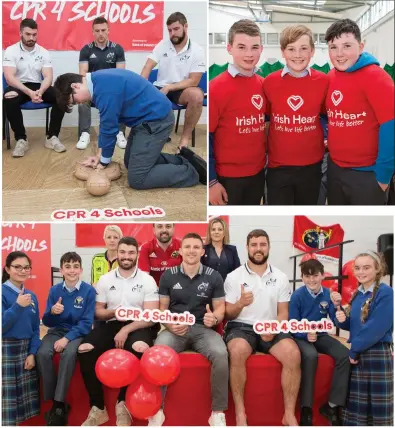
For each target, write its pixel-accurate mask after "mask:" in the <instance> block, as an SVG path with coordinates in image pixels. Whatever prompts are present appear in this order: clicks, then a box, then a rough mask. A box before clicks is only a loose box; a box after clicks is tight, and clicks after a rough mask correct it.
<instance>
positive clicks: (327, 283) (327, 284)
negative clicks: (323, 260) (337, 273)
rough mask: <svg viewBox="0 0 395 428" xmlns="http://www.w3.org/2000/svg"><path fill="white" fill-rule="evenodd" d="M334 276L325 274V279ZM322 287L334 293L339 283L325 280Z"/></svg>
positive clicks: (333, 280)
mask: <svg viewBox="0 0 395 428" xmlns="http://www.w3.org/2000/svg"><path fill="white" fill-rule="evenodd" d="M328 276H333V275H332V274H331V273H329V272H324V277H325V278H326V277H328ZM322 285H323V286H324V287H326V288H329V289H330V290H331V291H334V288H335V286H337V282H336V280H335V279H323V280H322Z"/></svg>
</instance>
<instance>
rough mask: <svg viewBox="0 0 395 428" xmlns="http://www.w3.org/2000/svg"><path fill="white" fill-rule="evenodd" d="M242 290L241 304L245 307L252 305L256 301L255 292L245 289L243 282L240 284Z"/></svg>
mask: <svg viewBox="0 0 395 428" xmlns="http://www.w3.org/2000/svg"><path fill="white" fill-rule="evenodd" d="M240 290H241V294H240V299H239V301H238V303H239V305H240V306H242V307H243V308H244V307H245V306H249V305H251V303H252V302H253V301H254V294H253V293H252V291H245V288H244V285H243V284H241V285H240Z"/></svg>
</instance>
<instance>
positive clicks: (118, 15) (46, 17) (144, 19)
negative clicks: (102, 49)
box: [2, 1, 164, 51]
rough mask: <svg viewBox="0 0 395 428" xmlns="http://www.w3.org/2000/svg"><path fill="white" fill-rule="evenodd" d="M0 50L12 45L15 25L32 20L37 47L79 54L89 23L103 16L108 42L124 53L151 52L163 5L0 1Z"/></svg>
mask: <svg viewBox="0 0 395 428" xmlns="http://www.w3.org/2000/svg"><path fill="white" fill-rule="evenodd" d="M2 3H3V5H2V7H3V49H5V48H6V47H8V46H10V45H12V44H14V43H16V42H17V41H18V40H19V39H20V37H19V24H20V22H21V20H22V19H24V18H33V19H34V20H35V21H36V22H37V24H38V44H40V45H42V46H43V47H44V48H46V49H49V50H59V51H70V50H71V51H79V50H81V48H82V46H84V45H85V44H86V43H90V42H91V41H92V39H93V36H92V21H93V20H94V19H95V18H96V17H97V16H104V17H105V18H106V19H107V20H108V22H109V25H110V36H109V37H110V40H112V41H114V42H116V43H119V44H120V45H121V46H122V47H123V48H124V49H125V51H152V49H153V47H154V46H155V45H157V44H158V43H159V42H160V41H161V40H162V38H163V7H164V3H163V2H156V1H155V2H143V1H137V2H111V1H95V2H89V1H84V2H82V1H80V2H69V1H67V2H66V1H56V2H55V1H49V2H48V1H47V2H31V1H23V2H22V1H18V2H2Z"/></svg>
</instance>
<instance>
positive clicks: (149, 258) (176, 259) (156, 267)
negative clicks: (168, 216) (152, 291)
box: [139, 223, 182, 287]
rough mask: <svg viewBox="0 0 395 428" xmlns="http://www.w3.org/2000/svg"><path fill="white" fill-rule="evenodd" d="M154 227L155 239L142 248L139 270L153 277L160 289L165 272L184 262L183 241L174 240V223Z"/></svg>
mask: <svg viewBox="0 0 395 428" xmlns="http://www.w3.org/2000/svg"><path fill="white" fill-rule="evenodd" d="M153 226H154V235H155V238H154V239H152V240H151V241H147V242H146V243H145V244H143V245H142V246H141V248H140V255H139V268H140V269H141V270H143V271H144V272H148V273H149V274H150V275H151V276H153V278H154V279H155V281H156V283H157V284H158V287H159V280H160V277H161V276H162V274H163V272H164V271H165V270H166V269H169V268H171V267H173V266H178V265H179V264H180V263H181V262H182V257H181V256H180V253H179V249H180V246H181V241H180V240H179V239H177V238H173V235H174V223H166V224H164V223H154V224H153Z"/></svg>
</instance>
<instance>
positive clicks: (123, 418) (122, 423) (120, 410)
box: [115, 401, 132, 427]
mask: <svg viewBox="0 0 395 428" xmlns="http://www.w3.org/2000/svg"><path fill="white" fill-rule="evenodd" d="M115 415H116V417H117V422H116V424H117V427H130V426H131V425H132V417H131V416H130V413H129V411H128V409H127V408H126V405H125V402H124V401H120V402H119V403H117V404H116V405H115Z"/></svg>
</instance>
